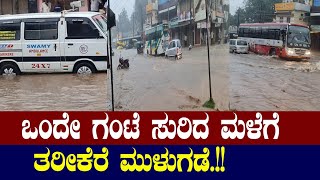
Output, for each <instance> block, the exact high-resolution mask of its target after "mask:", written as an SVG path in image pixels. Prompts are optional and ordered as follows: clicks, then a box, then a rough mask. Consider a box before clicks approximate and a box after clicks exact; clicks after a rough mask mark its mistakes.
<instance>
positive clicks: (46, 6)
mask: <svg viewBox="0 0 320 180" xmlns="http://www.w3.org/2000/svg"><path fill="white" fill-rule="evenodd" d="M50 11H51V2H49V0H44V1H43V2H42V4H41V12H42V13H48V12H50Z"/></svg>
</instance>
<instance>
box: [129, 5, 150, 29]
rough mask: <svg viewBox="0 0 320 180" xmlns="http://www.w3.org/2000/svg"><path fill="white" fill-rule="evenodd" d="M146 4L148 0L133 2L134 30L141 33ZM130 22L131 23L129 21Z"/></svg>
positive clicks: (145, 16)
mask: <svg viewBox="0 0 320 180" xmlns="http://www.w3.org/2000/svg"><path fill="white" fill-rule="evenodd" d="M147 4H148V0H135V4H134V12H133V13H134V18H133V19H134V21H135V22H134V24H135V31H136V32H138V33H141V32H142V31H143V24H144V22H145V21H146V18H147V15H146V6H147ZM131 24H132V23H131Z"/></svg>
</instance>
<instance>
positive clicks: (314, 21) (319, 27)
mask: <svg viewBox="0 0 320 180" xmlns="http://www.w3.org/2000/svg"><path fill="white" fill-rule="evenodd" d="M310 28H311V42H312V43H311V48H312V49H313V50H317V51H320V0H313V1H312V7H311V13H310Z"/></svg>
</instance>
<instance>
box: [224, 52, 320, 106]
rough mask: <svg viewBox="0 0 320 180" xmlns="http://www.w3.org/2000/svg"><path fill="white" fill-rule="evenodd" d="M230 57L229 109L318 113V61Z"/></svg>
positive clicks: (253, 56)
mask: <svg viewBox="0 0 320 180" xmlns="http://www.w3.org/2000/svg"><path fill="white" fill-rule="evenodd" d="M318 58H319V57H313V58H312V59H311V60H308V61H286V60H281V59H279V58H275V57H270V56H260V55H256V54H248V55H247V54H244V55H238V54H237V55H235V54H232V55H231V56H230V61H231V62H230V77H231V78H230V81H231V85H230V94H231V97H230V99H231V107H232V109H236V110H259V111H274V110H277V111H279V110H280V111H319V110H320V94H319V92H320V81H319V79H320V61H319V59H318Z"/></svg>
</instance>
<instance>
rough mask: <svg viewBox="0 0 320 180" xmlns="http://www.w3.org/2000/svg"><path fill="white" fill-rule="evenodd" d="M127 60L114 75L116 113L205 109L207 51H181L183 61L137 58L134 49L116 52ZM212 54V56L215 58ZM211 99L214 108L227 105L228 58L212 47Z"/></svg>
mask: <svg viewBox="0 0 320 180" xmlns="http://www.w3.org/2000/svg"><path fill="white" fill-rule="evenodd" d="M120 54H121V56H123V57H124V58H129V59H130V69H129V70H119V71H117V70H116V71H115V72H114V76H115V86H114V88H115V99H116V102H115V106H116V109H119V110H147V111H152V110H164V111H165V110H166V111H168V110H178V111H184V110H186V111H187V110H195V111H197V110H207V109H205V108H203V107H202V105H203V104H204V103H205V102H206V101H207V100H208V99H209V95H210V94H209V78H208V60H207V49H206V48H205V47H201V48H197V49H193V50H192V51H188V50H186V49H184V50H183V58H182V59H180V60H175V59H174V58H172V59H171V58H170V59H165V58H164V57H148V56H146V55H136V54H137V53H136V50H123V51H121V52H120V51H118V52H117V53H116V56H115V59H116V60H115V61H116V63H115V64H114V66H115V68H114V69H116V66H117V65H118V56H119V55H120ZM214 54H215V55H214ZM212 58H215V61H213V62H212V64H211V67H212V69H211V70H212V83H213V97H214V99H215V101H216V104H217V108H219V109H220V110H228V106H229V84H228V81H229V76H228V71H229V55H228V54H226V53H225V49H222V51H221V50H219V49H216V48H212Z"/></svg>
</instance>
